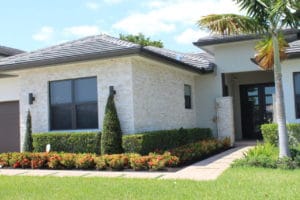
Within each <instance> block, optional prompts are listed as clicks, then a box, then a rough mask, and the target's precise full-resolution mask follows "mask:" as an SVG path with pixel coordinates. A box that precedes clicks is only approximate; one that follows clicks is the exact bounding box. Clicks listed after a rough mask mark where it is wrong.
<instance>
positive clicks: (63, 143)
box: [33, 132, 101, 153]
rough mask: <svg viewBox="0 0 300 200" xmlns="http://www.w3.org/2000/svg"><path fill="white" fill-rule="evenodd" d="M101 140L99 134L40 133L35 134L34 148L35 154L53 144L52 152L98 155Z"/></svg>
mask: <svg viewBox="0 0 300 200" xmlns="http://www.w3.org/2000/svg"><path fill="white" fill-rule="evenodd" d="M100 138H101V134H100V133H99V132H83V133H81V132H75V133H64V132H56V133H39V134H33V148H34V151H35V152H44V151H45V147H46V145H47V144H51V151H57V152H69V153H98V152H100Z"/></svg>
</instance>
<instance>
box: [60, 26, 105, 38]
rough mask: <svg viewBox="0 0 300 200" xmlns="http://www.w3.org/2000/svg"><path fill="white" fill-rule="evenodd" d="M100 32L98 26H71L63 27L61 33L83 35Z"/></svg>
mask: <svg viewBox="0 0 300 200" xmlns="http://www.w3.org/2000/svg"><path fill="white" fill-rule="evenodd" d="M99 33H100V29H99V27H98V26H87V25H85V26H73V27H67V28H64V30H63V34H64V35H66V36H70V35H71V36H78V37H85V36H89V35H97V34H99Z"/></svg>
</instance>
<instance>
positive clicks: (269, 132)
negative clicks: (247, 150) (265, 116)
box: [261, 124, 300, 146]
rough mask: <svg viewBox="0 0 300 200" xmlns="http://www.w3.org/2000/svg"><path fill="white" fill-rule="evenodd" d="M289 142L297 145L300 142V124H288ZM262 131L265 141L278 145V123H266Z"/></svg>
mask: <svg viewBox="0 0 300 200" xmlns="http://www.w3.org/2000/svg"><path fill="white" fill-rule="evenodd" d="M287 129H288V136H289V144H290V145H291V146H297V145H299V144H300V124H287ZM261 132H262V135H263V139H264V141H265V142H267V143H270V144H273V145H276V146H277V145H278V126H277V124H264V125H262V126H261Z"/></svg>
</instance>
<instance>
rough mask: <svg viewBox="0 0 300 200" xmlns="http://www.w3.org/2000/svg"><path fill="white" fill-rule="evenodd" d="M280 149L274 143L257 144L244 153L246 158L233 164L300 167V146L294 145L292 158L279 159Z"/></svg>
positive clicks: (284, 167)
mask: <svg viewBox="0 0 300 200" xmlns="http://www.w3.org/2000/svg"><path fill="white" fill-rule="evenodd" d="M278 151H279V150H278V147H276V146H275V145H274V144H270V143H265V144H257V146H255V147H254V148H253V149H250V150H249V151H248V152H247V153H246V154H245V155H244V158H242V159H239V160H236V161H235V162H234V163H233V165H232V166H233V167H236V166H242V167H244V166H246V167H263V168H280V169H295V168H300V147H297V148H295V147H293V148H292V149H291V154H292V155H291V158H288V157H286V158H281V159H278Z"/></svg>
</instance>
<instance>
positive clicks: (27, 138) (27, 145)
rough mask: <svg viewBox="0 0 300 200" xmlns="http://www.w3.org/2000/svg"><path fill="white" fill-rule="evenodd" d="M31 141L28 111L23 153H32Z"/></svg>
mask: <svg viewBox="0 0 300 200" xmlns="http://www.w3.org/2000/svg"><path fill="white" fill-rule="evenodd" d="M32 141H33V140H32V124H31V114H30V111H28V113H27V119H26V133H25V139H24V145H23V151H25V152H32V151H33V145H32Z"/></svg>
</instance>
